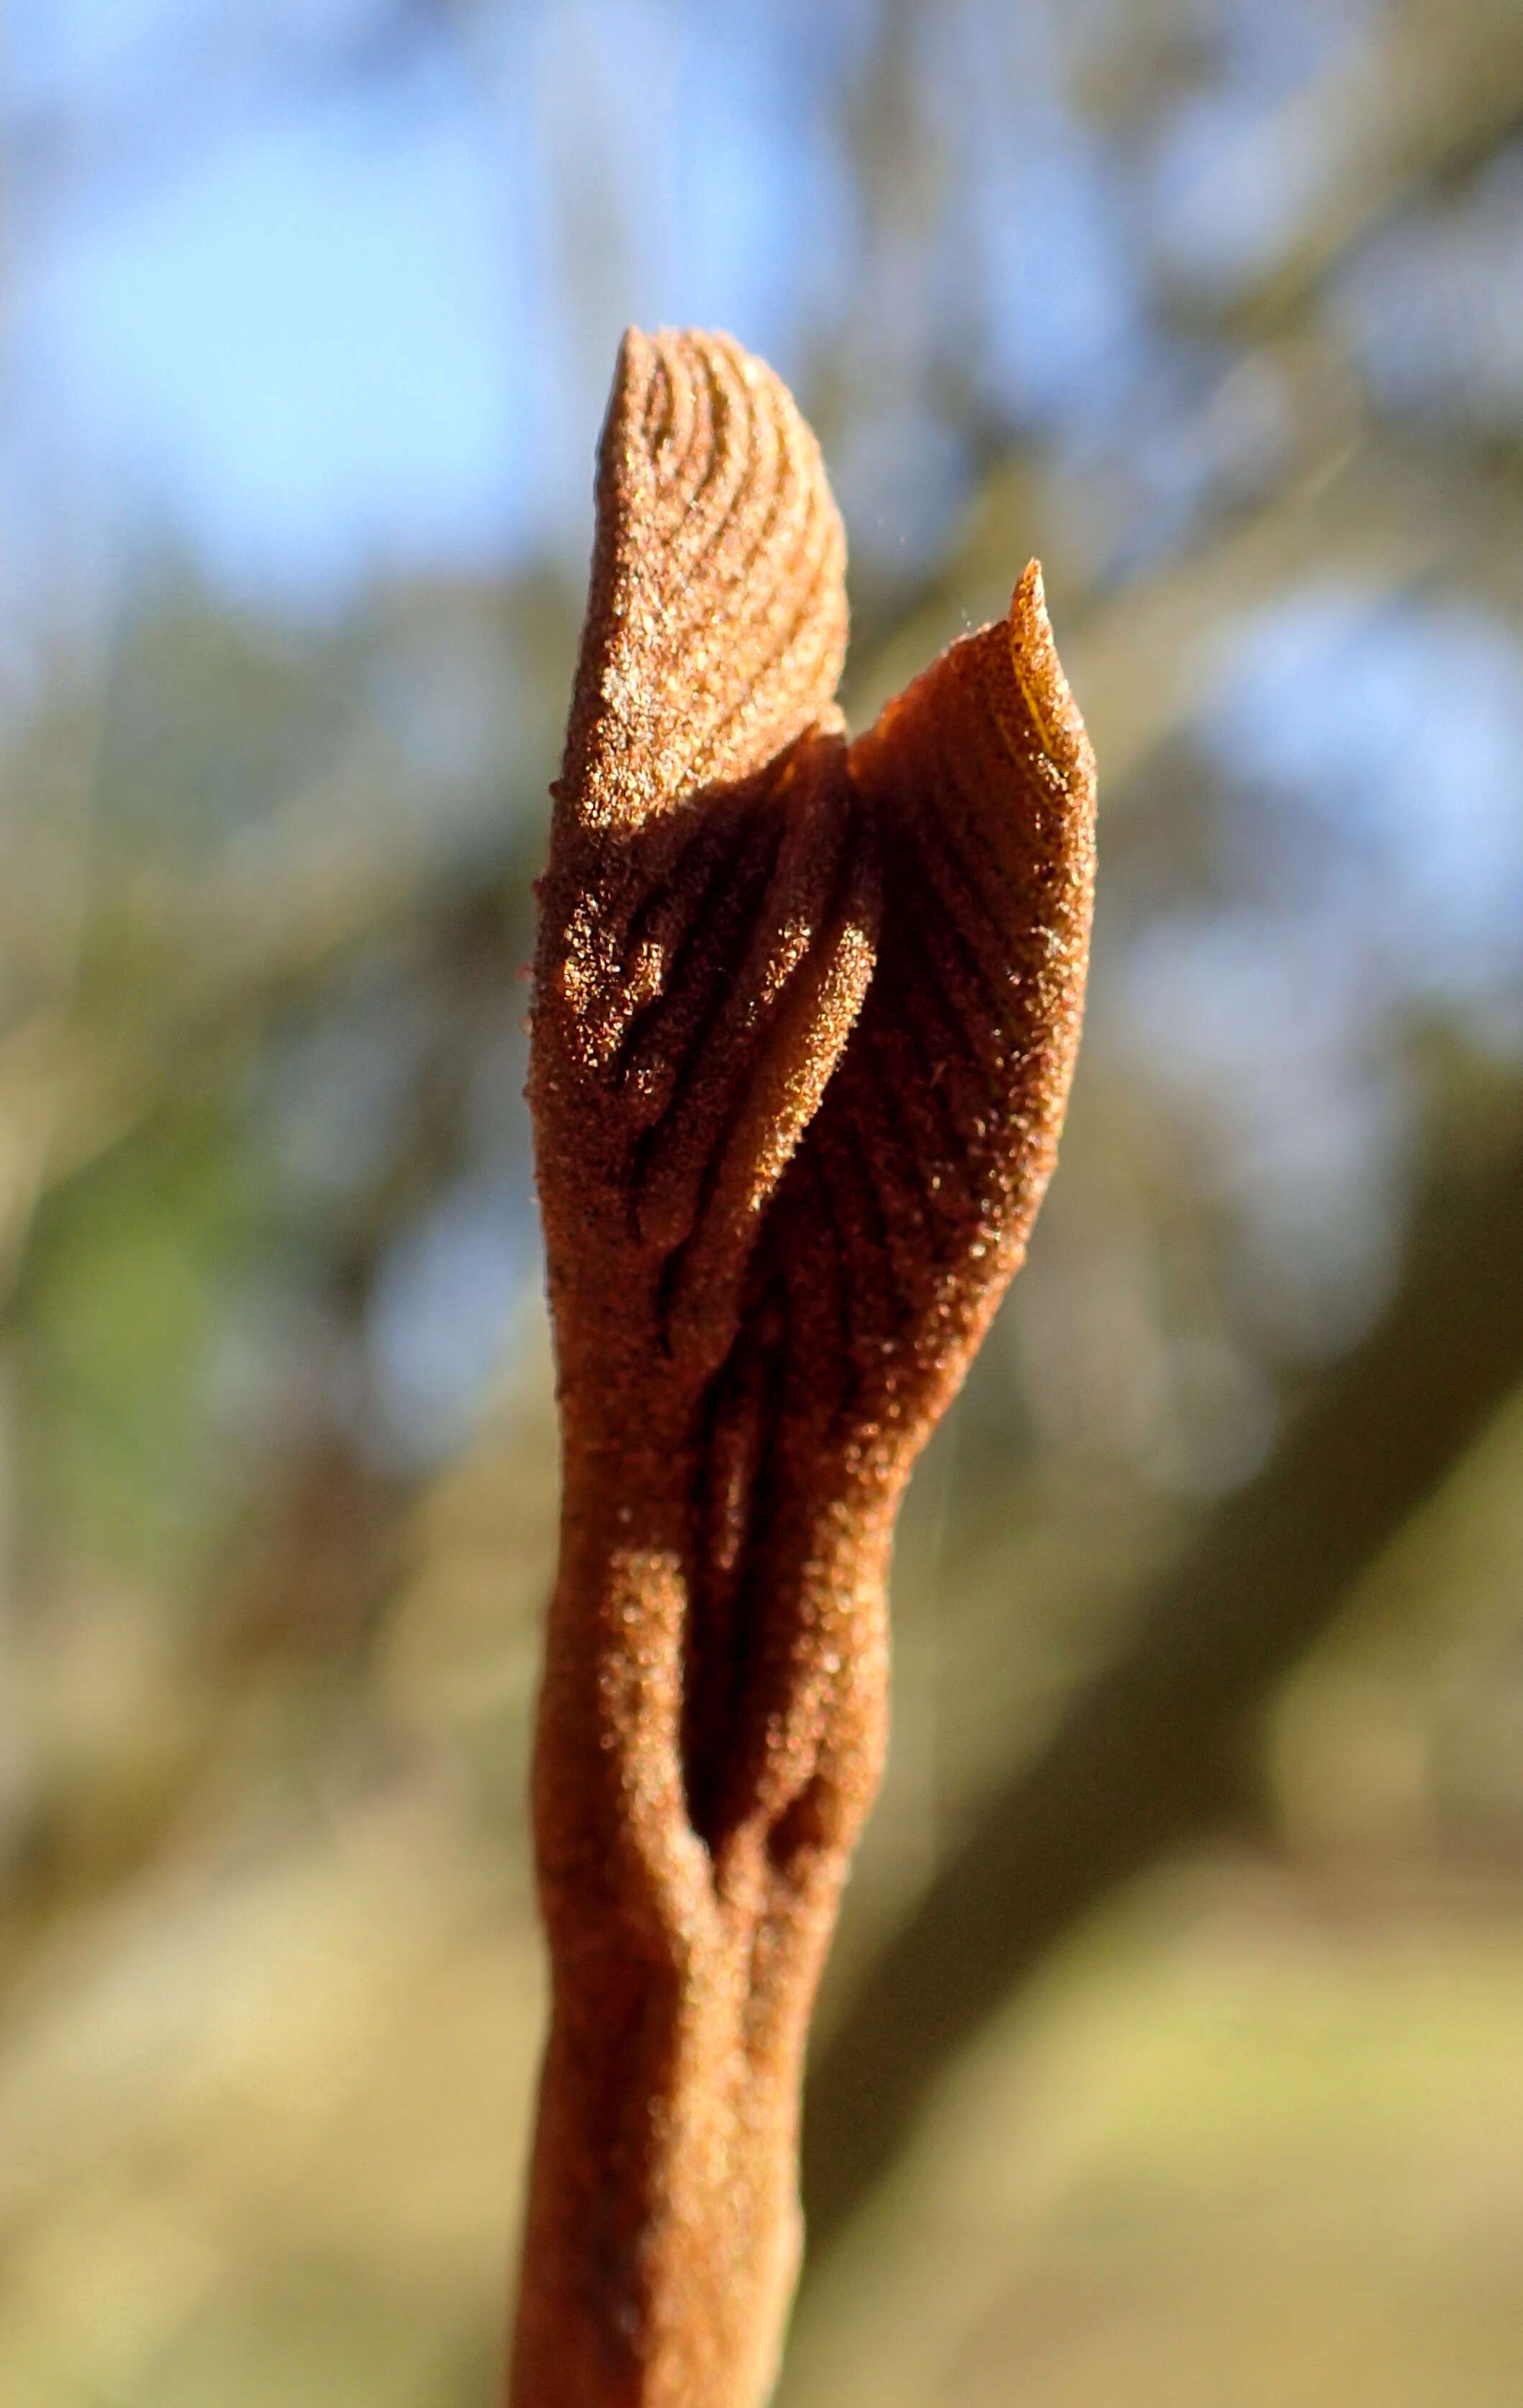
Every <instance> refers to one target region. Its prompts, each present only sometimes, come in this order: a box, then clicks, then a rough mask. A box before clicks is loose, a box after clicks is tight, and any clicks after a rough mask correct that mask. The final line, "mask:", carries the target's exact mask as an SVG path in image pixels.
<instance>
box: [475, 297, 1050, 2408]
mask: <svg viewBox="0 0 1523 2408" xmlns="http://www.w3.org/2000/svg"><path fill="white" fill-rule="evenodd" d="M844 568H845V545H844V540H843V538H842V534H841V521H840V519H839V517H838V515H837V512H836V509H835V505H834V503H833V502H832V500H831V498H830V494H829V490H828V487H827V486H826V480H825V473H824V470H823V468H822V466H821V463H820V455H819V452H818V450H817V448H816V445H815V442H814V439H813V437H812V435H811V433H810V431H809V429H808V427H807V426H806V425H805V423H804V422H803V420H802V418H801V417H800V416H799V413H798V411H797V408H796V407H795V405H794V402H793V400H792V398H791V396H790V395H789V394H788V393H787V391H786V390H785V388H784V387H783V385H782V384H781V383H780V382H779V380H778V379H777V378H776V377H775V376H773V375H772V374H771V372H770V371H769V369H768V368H766V367H765V366H763V365H762V364H761V362H760V361H759V360H756V359H754V358H752V357H751V356H750V355H749V354H748V353H747V352H745V351H742V350H741V349H740V345H739V344H737V343H735V342H733V341H731V340H730V339H729V338H728V337H725V336H722V335H703V334H663V335H658V336H655V337H647V336H644V335H640V334H636V333H631V334H629V335H628V336H626V337H625V342H624V346H623V349H622V351H621V353H620V357H619V363H618V370H617V374H616V376H615V379H614V384H613V393H612V398H611V402H610V406H609V412H608V419H607V423H606V425H605V427H604V430H603V438H602V448H601V452H600V455H599V463H598V471H597V530H596V547H595V552H594V558H593V571H592V590H591V595H590V597H589V600H588V606H587V619H586V626H585V629H584V632H583V635H582V653H581V661H580V665H579V667H578V671H577V681H576V692H575V696H574V699H573V702H572V707H571V719H570V727H569V730H568V736H567V742H566V758H565V765H564V767H563V769H562V772H561V776H560V778H559V780H558V781H557V783H556V786H555V789H554V816H553V825H552V832H551V840H550V861H549V866H548V867H547V869H546V871H545V875H544V877H543V879H542V881H541V882H540V885H539V948H538V954H537V959H536V964H535V987H534V1017H533V1045H532V1053H531V1068H530V1082H529V1094H530V1101H531V1103H532V1107H533V1112H534V1125H535V1133H536V1144H537V1160H538V1176H539V1199H540V1205H541V1209H542V1211H543V1215H544V1228H545V1242H546V1249H547V1254H548V1263H549V1283H550V1301H551V1309H552V1314H553V1324H554V1333H555V1346H556V1356H557V1365H558V1375H559V1398H560V1411H561V1420H562V1434H563V1463H564V1470H563V1478H564V1502H563V1527H562V1541H561V1559H560V1570H559V1576H558V1580H557V1584H556V1588H555V1593H554V1598H553V1604H552V1607H551V1612H550V1622H549V1632H548V1639H547V1652H546V1662H545V1673H544V1685H543V1691H542V1695H541V1699H540V1705H539V1733H538V1742H537V1748H536V1756H535V1766H534V1828H535V1838H536V1845H537V1852H538V1867H539V1892H540V1899H541V1902H542V1907H543V1912H544V1918H545V1924H546V1928H547V1930H548V1934H549V1943H550V1954H551V1964H552V1972H553V2013H552V2022H551V2029H550V2037H549V2042H548V2045H547V2050H546V2055H545V2061H544V2068H543V2073H542V2077H541V2089H540V2097H539V2130H538V2138H537V2142H536V2145H535V2151H534V2160H533V2168H532V2172H531V2177H530V2186H529V2200H528V2214H527V2227H526V2233H525V2240H524V2259H523V2270H522V2278H521V2284H520V2291H519V2304H518V2321H517V2336H516V2342H515V2347H514V2352H513V2360H512V2373H511V2378H510V2398H511V2401H512V2403H513V2408H637V2403H638V2408H760V2403H761V2402H762V2401H765V2400H766V2399H767V2397H768V2395H769V2390H770V2388H771V2386H772V2383H773V2381H774V2378H775V2375H776V2372H777V2365H778V2358H779V2352H780V2349H781V2346H782V2335H783V2327H784V2324H785V2321H786V2316H787V2310H788V2304H789V2301H790V2299H791V2296H792V2292H793V2286H794V2282H795V2278H796V2275H797V2268H798V2260H799V2251H800V2245H801V2220H800V2215H799V2210H798V2202H797V2134H798V2114H799V2088H800V2080H801V2075H802V2068H803V2057H804V2044H805V2038H806V2033H807V2029H808V2025H809V2017H810V2011H811V2007H812V2001H813V1997H814V1991H815V1985H816V1983H817V1981H818V1978H819V1973H820V1969H821V1965H822V1962H823V1960H824V1957H825V1953H826V1946H827V1944H828V1942H829V1938H830V1933H831V1929H832V1927H833V1925H834V1922H835V1917H836V1910H837V1905H838V1902H839V1899H840V1896H841V1885H842V1882H843V1880H844V1878H845V1874H846V1870H847V1865H848V1861H849V1859H850V1856H851V1852H852V1848H853V1844H854V1842H855V1839H856V1837H857V1834H858V1832H859V1830H860V1828H861V1827H862V1823H863V1819H864V1817H865V1816H866V1814H867V1812H868V1809H869V1805H870V1803H871V1800H872V1797H873V1793H874V1791H875V1789H876V1787H877V1785H878V1779H879V1773H880V1770H881V1767H882V1763H883V1757H884V1742H885V1734H886V1728H887V1681H888V1630H887V1615H886V1606H885V1587H886V1577H887V1570H888V1558H889V1550H890V1543H891V1540H892V1534H893V1527H894V1521H895V1516H896V1512H897V1510H898V1502H899V1498H900V1496H901V1494H902V1492H903V1489H904V1484H905V1482H906V1479H907V1477H908V1475H909V1472H910V1469H911V1466H912V1463H913V1461H914V1458H915V1456H916V1455H917V1454H918V1452H919V1450H920V1448H921V1447H922V1446H923V1445H924V1443H925V1441H926V1440H927V1436H928V1435H929V1433H930V1431H931V1429H932V1427H933V1426H934V1424H935V1422H936V1420H937V1417H938V1415H939V1414H940V1413H941V1412H942V1410H943V1408H944V1407H945V1405H946V1404H947V1401H948V1399H949V1398H951V1397H952V1395H953V1394H954V1392H955V1389H956V1387H957V1385H958V1383H959V1382H960V1380H961V1379H962V1376H963V1373H964V1371H965V1370H966V1369H967V1366H968V1363H969V1361H970V1357H971V1355H972V1353H973V1350H974V1348H975V1347H976V1346H977V1344H978V1342H979V1340H980V1338H981V1337H982V1335H983V1333H984V1329H985V1327H986V1326H987V1325H988V1322H989V1319H990V1316H991V1315H992V1313H993V1312H994V1310H995V1307H996V1305H997V1304H998V1302H999V1297H1000V1296H1001V1294H1002V1293H1003V1291H1004V1288H1005V1285H1006V1283H1007V1282H1008V1281H1009V1279H1010V1277H1011V1274H1012V1272H1013V1270H1014V1269H1016V1267H1017V1265H1018V1264H1019V1262H1020V1260H1021V1257H1022V1254H1023V1253H1024V1250H1025V1247H1026V1242H1027V1235H1028V1233H1029V1231H1030V1227H1031V1223H1032V1220H1033V1217H1034V1216H1035V1213H1036V1210H1037V1206H1038V1204H1039V1202H1040V1200H1041V1197H1042V1190H1043V1188H1044V1187H1045V1185H1046V1183H1047V1179H1048V1175H1049V1173H1050V1172H1051V1169H1052V1167H1053V1157H1054V1153H1055V1150H1056V1143H1057V1136H1058V1129H1059V1125H1060V1123H1061V1121H1062V1117H1063V1109H1064V1103H1065V1100H1066V1097H1067V1094H1068V1087H1069V1080H1070V1073H1071V1071H1072V1068H1073V1057H1074V1049H1075V1046H1076V1044H1077V1041H1078V1035H1079V1022H1080V1014H1081V1010H1082V1005H1083V997H1084V983H1085V959H1086V953H1087V947H1088V939H1089V916H1090V898H1091V891H1092V883H1093V864H1094V765H1093V761H1092V758H1091V754H1090V751H1089V746H1088V743H1087V741H1086V739H1085V732H1084V727H1083V724H1082V723H1081V721H1080V718H1079V715H1078V712H1077V710H1075V709H1074V706H1073V703H1072V700H1071V698H1070V695H1069V691H1068V687H1067V685H1066V684H1065V682H1064V680H1063V674H1062V670H1061V669H1060V667H1059V666H1058V661H1057V655H1056V651H1055V650H1054V646H1053V638H1052V632H1051V629H1050V627H1049V625H1048V622H1047V614H1046V610H1045V608H1044V606H1043V602H1042V582H1041V578H1040V575H1039V572H1038V570H1037V568H1036V566H1035V565H1034V564H1033V565H1032V566H1030V567H1028V568H1027V571H1026V573H1025V575H1024V576H1023V577H1022V578H1021V580H1020V581H1019V583H1018V584H1017V586H1016V588H1015V594H1014V598H1013V602H1012V604H1011V609H1010V615H1009V617H1008V619H1006V620H1004V621H1002V622H1000V623H999V624H997V625H994V626H989V627H985V628H984V629H982V630H981V631H980V632H979V633H978V634H977V635H972V636H969V637H967V638H964V640H963V641H961V642H960V643H956V644H954V645H953V646H952V648H951V650H950V651H948V652H943V653H942V655H941V658H940V660H938V661H935V662H934V663H933V664H932V665H931V667H929V668H928V669H927V671H926V673H925V675H924V676H923V677H921V678H919V679H917V680H916V681H915V682H914V684H913V685H912V686H911V687H910V688H909V689H908V691H907V692H906V693H904V694H902V695H899V696H898V699H897V700H896V701H894V702H892V703H890V704H889V706H888V708H887V710H885V711H884V714H883V716H882V718H881V719H880V720H879V722H878V724H877V725H876V726H875V727H873V728H871V729H870V730H869V732H868V733H867V734H866V735H863V736H860V737H858V738H856V740H855V742H850V741H848V738H847V736H846V733H845V730H844V726H843V724H842V721H841V713H840V711H839V710H838V709H837V707H836V704H835V700H834V695H835V690H836V684H837V681H838V679H839V677H840V674H841V662H842V657H843V654H844V650H845V642H846V595H845V585H844Z"/></svg>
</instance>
